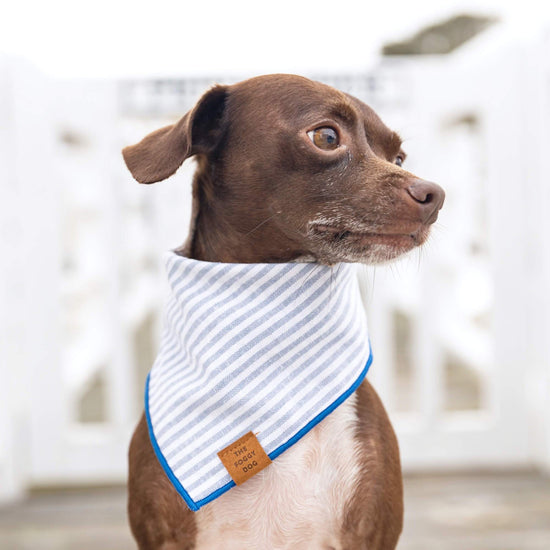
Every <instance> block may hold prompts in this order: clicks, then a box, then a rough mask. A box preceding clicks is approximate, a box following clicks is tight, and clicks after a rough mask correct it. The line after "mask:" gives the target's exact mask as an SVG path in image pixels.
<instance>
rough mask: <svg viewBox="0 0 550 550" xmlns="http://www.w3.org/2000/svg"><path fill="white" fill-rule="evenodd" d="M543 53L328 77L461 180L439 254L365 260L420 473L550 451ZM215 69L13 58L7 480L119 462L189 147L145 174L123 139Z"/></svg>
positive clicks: (528, 459)
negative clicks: (108, 77)
mask: <svg viewBox="0 0 550 550" xmlns="http://www.w3.org/2000/svg"><path fill="white" fill-rule="evenodd" d="M480 47H481V48H482V47H483V44H482V43H481V45H480ZM540 49H541V44H536V45H532V46H531V47H530V49H529V50H528V51H522V50H521V49H518V48H517V47H516V48H513V49H510V51H501V52H496V53H493V54H492V55H490V56H483V55H477V54H476V53H475V50H474V52H473V53H472V52H464V53H462V54H461V53H460V52H459V53H457V54H456V55H454V56H451V57H449V56H445V57H442V58H439V59H435V58H434V59H426V60H418V59H416V60H408V59H397V60H392V61H391V62H386V63H384V64H383V65H381V66H380V67H379V68H378V69H377V70H375V71H374V72H373V73H372V74H370V75H360V76H327V77H317V78H319V79H321V80H324V81H325V82H327V83H329V84H332V85H335V86H336V87H338V88H340V89H344V90H346V91H349V92H350V93H353V94H354V95H356V96H358V97H360V98H361V99H363V100H365V101H366V102H367V103H370V104H371V105H372V106H373V107H374V108H375V109H376V110H377V111H378V112H379V114H381V116H382V118H383V119H384V120H385V121H386V122H387V123H388V124H389V125H390V126H392V127H393V128H395V129H396V130H398V131H399V132H400V133H401V134H402V137H403V138H404V140H405V144H404V148H405V150H406V151H407V153H408V154H409V160H407V166H406V167H407V169H409V170H410V171H412V172H415V173H417V175H419V176H420V177H423V178H426V179H432V180H434V181H437V182H439V183H440V184H441V185H442V186H443V187H445V189H446V191H447V201H446V204H445V207H444V210H443V211H442V213H441V216H440V221H439V222H438V224H437V227H435V228H434V231H433V235H432V237H431V239H430V241H429V243H428V245H427V246H426V247H425V248H424V250H423V251H422V252H420V253H418V254H416V255H413V256H412V257H409V258H407V259H405V260H403V261H401V262H399V263H398V264H395V265H393V266H388V267H377V268H376V269H373V268H365V270H364V275H363V276H362V286H363V290H364V298H365V303H366V306H367V309H368V310H369V323H370V326H371V333H372V343H373V347H374V352H375V363H374V366H373V368H372V369H371V372H370V373H369V379H370V380H371V381H372V382H373V383H374V384H375V386H376V388H377V389H378V391H379V392H380V393H381V395H382V397H383V400H384V403H385V404H386V406H387V407H388V409H389V411H390V414H391V416H392V419H393V421H394V424H395V427H396V430H397V432H398V436H399V439H400V443H401V449H402V455H403V464H404V467H405V469H407V470H411V469H426V468H431V469H433V468H464V467H470V468H471V467H496V466H501V467H504V466H507V467H508V466H525V465H528V464H533V463H538V464H539V465H546V466H547V467H548V466H549V465H550V450H549V445H550V421H549V417H550V405H549V403H550V399H549V386H550V381H549V374H548V370H549V359H548V353H547V351H546V344H545V343H546V341H547V338H548V336H549V334H550V321H549V313H548V312H549V311H550V291H549V288H548V287H549V285H548V281H549V280H550V244H549V242H550V240H549V239H548V238H547V236H548V235H550V225H549V223H550V222H549V221H548V217H547V215H546V214H547V211H548V208H549V206H550V197H549V193H550V191H549V188H548V185H547V178H546V176H545V169H546V167H545V165H544V158H545V155H546V151H547V148H548V145H549V144H548V136H547V133H546V126H547V124H548V122H550V110H549V106H548V97H549V82H550V80H549V79H548V76H549V75H550V67H549V66H548V61H547V60H546V59H544V56H543V54H542V53H541V51H540ZM314 76H315V75H314ZM218 80H219V81H223V82H228V80H227V79H218ZM210 83H211V82H210V81H208V80H166V81H164V80H159V81H134V82H128V81H127V82H59V81H47V80H45V79H44V78H43V77H41V76H40V75H38V74H36V73H34V72H33V71H32V70H29V69H27V68H20V67H19V66H18V65H17V64H14V63H12V62H8V61H7V60H4V61H1V62H0V95H1V96H2V98H1V99H2V101H1V102H0V120H1V123H0V129H1V131H0V167H1V168H2V172H3V175H4V177H3V181H5V182H6V183H7V185H6V184H3V186H2V191H3V200H2V201H0V213H1V217H0V223H1V226H2V230H3V236H4V235H6V238H3V239H2V241H0V247H1V249H0V250H1V257H2V258H3V268H2V272H1V274H0V281H1V283H2V286H1V287H0V291H1V293H2V294H1V298H2V303H3V306H2V308H1V309H0V339H1V340H0V341H1V342H2V344H3V346H2V349H1V351H0V373H1V374H2V379H3V380H4V383H3V384H2V385H0V400H1V402H2V408H3V411H4V408H6V410H7V414H2V415H1V416H0V498H2V497H4V498H8V497H13V496H14V495H17V493H18V492H19V491H21V490H22V489H23V488H25V487H27V486H29V485H43V484H60V483H61V484H70V483H94V482H109V481H120V480H123V479H124V476H125V471H126V449H127V445H128V440H129V436H130V433H131V430H132V428H133V425H134V423H135V421H136V419H137V418H138V415H139V414H140V411H141V408H142V385H143V380H144V377H145V375H146V372H147V371H148V369H149V368H150V366H151V362H152V360H153V358H154V355H155V351H156V346H157V339H158V331H159V311H160V307H161V305H162V299H163V281H162V276H161V266H160V264H161V259H162V253H163V251H165V250H167V249H169V248H171V247H175V246H177V245H179V244H181V242H182V241H183V239H184V237H185V232H186V231H187V223H188V218H189V208H190V187H189V181H190V177H191V174H192V171H193V165H192V163H189V164H187V163H186V165H184V167H183V168H182V170H180V171H179V172H178V174H177V175H176V176H175V177H174V178H172V179H171V180H168V181H166V182H163V183H162V184H159V185H155V186H139V185H138V184H136V183H135V182H134V181H133V180H132V179H131V177H130V175H129V174H128V173H127V172H126V170H125V168H124V166H123V163H122V159H121V157H120V154H119V151H120V149H121V148H122V147H123V146H124V145H126V144H129V143H133V142H135V141H136V140H138V139H140V138H141V137H143V135H145V134H146V133H147V132H148V131H150V130H153V129H155V128H157V127H159V126H160V125H163V124H166V123H169V122H170V121H171V120H174V119H175V118H176V117H178V116H181V115H182V114H183V113H184V112H185V111H186V110H187V109H188V108H189V107H190V106H191V105H192V104H193V103H194V101H195V100H196V99H197V98H198V96H199V95H200V94H201V93H202V91H203V90H204V89H206V88H207V87H208V85H209V84H210ZM37 90H40V93H37ZM4 100H5V101H4ZM6 258H9V261H6V260H5V259H6ZM4 304H7V307H5V305H4ZM5 404H7V407H6V405H5Z"/></svg>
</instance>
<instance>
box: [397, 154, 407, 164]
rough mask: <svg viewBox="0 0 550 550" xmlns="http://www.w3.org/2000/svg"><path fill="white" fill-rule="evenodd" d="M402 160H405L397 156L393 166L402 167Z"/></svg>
mask: <svg viewBox="0 0 550 550" xmlns="http://www.w3.org/2000/svg"><path fill="white" fill-rule="evenodd" d="M404 160H405V159H404V158H403V157H402V156H401V155H398V156H397V157H396V159H395V164H397V166H402V165H403V161H404Z"/></svg>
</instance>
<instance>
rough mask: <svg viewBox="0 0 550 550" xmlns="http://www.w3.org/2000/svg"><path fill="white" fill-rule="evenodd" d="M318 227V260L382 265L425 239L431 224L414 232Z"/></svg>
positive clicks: (419, 244) (320, 261) (331, 262)
mask: <svg viewBox="0 0 550 550" xmlns="http://www.w3.org/2000/svg"><path fill="white" fill-rule="evenodd" d="M323 229H324V228H322V229H320V230H317V231H316V239H315V240H316V243H315V245H316V246H315V248H316V252H315V257H316V260H317V261H318V262H319V263H323V264H327V265H332V264H335V263H339V262H349V263H363V264H368V265H379V264H384V263H388V262H391V261H393V260H396V259H397V258H399V257H400V256H403V255H404V254H407V253H408V252H410V251H411V250H413V249H414V248H416V247H418V246H421V245H422V244H424V242H426V239H427V238H428V235H429V232H430V226H429V225H422V226H421V227H420V229H417V230H416V231H414V232H412V233H383V232H380V233H375V232H353V231H341V232H337V231H334V230H332V229H327V230H323Z"/></svg>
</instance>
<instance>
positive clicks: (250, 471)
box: [218, 432, 271, 485]
mask: <svg viewBox="0 0 550 550" xmlns="http://www.w3.org/2000/svg"><path fill="white" fill-rule="evenodd" d="M218 456H219V457H220V460H221V461H222V462H223V465H224V466H225V469H226V470H227V471H228V472H229V475H230V476H231V478H232V479H233V481H234V482H235V483H236V484H237V485H240V484H241V483H244V482H245V481H246V480H247V479H250V478H251V477H252V476H253V475H256V474H257V473H258V472H259V471H261V470H263V469H264V468H265V467H266V466H269V465H270V464H271V459H270V458H269V457H268V456H267V454H266V452H265V451H264V450H263V447H262V446H261V445H260V442H259V441H258V439H257V437H256V436H255V435H254V434H253V433H252V432H248V433H247V434H245V435H243V436H242V437H241V438H239V439H237V441H235V442H233V443H231V445H228V446H227V447H226V448H225V449H222V450H221V451H220V452H219V453H218Z"/></svg>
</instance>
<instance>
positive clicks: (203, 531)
mask: <svg viewBox="0 0 550 550" xmlns="http://www.w3.org/2000/svg"><path fill="white" fill-rule="evenodd" d="M123 154H124V159H125V161H126V164H127V166H128V168H129V170H130V171H131V173H132V174H133V176H134V177H135V178H136V179H137V180H138V181H139V182H141V183H154V182H157V181H160V180H163V179H165V178H167V177H169V176H170V175H172V174H173V173H174V172H175V171H176V170H177V169H178V167H179V166H180V165H181V164H182V163H183V161H184V160H185V159H186V158H188V157H190V156H195V157H196V159H197V163H198V166H197V171H196V173H195V178H194V183H193V203H194V205H193V219H192V225H191V231H190V235H189V238H188V240H187V242H186V244H185V245H184V246H183V247H182V248H181V249H180V250H178V251H177V252H178V253H180V254H182V255H185V256H189V257H191V258H194V259H198V260H204V261H217V262H236V263H250V262H289V261H316V262H320V263H324V264H334V263H337V262H363V263H378V262H384V261H388V260H391V259H393V258H396V257H397V256H400V255H401V254H403V253H405V252H407V251H409V250H411V249H412V248H414V247H416V246H418V245H420V244H422V243H423V242H424V241H425V240H426V238H427V236H428V232H429V227H430V225H431V224H432V223H433V222H434V221H435V220H436V218H437V214H438V211H439V209H440V208H441V206H442V204H443V200H444V193H443V190H442V189H441V188H440V187H439V186H437V185H435V184H433V183H429V182H425V181H423V180H420V179H418V178H416V177H415V176H414V175H412V174H410V173H409V172H407V171H405V170H404V169H403V168H402V167H401V164H402V162H403V160H404V159H405V154H404V153H403V151H402V150H401V140H400V139H399V137H398V136H397V134H395V133H394V132H392V131H391V130H389V129H388V128H387V127H386V126H385V125H384V124H383V123H382V121H381V120H380V118H379V117H378V116H377V115H376V114H375V113H374V111H373V110H372V109H371V108H369V107H368V106H367V105H365V104H364V103H362V102H361V101H359V100H357V99H356V98H354V97H351V96H349V95H347V94H344V93H342V92H339V91H337V90H335V89H333V88H330V87H329V86H325V85H323V84H320V83H317V82H313V81H310V80H307V79H305V78H302V77H297V76H292V75H271V76H263V77H258V78H253V79H250V80H246V81H244V82H241V83H238V84H235V85H233V86H216V87H214V88H212V89H211V90H209V91H208V92H206V93H205V94H204V95H203V96H202V98H201V99H200V100H199V102H198V103H197V105H196V106H195V107H194V108H193V109H192V110H191V111H190V112H189V113H187V114H186V115H185V116H184V117H183V118H182V119H181V120H180V121H179V122H178V123H177V124H175V125H173V126H168V127H166V128H161V129H160V130H157V131H156V132H153V133H152V134H150V135H148V136H147V137H145V138H144V139H143V140H142V141H141V142H140V143H138V144H136V145H133V146H130V147H127V148H125V149H124V151H123ZM129 460H130V475H129V503H128V511H129V517H130V524H131V527H132V531H133V534H134V536H135V538H136V540H137V542H138V546H139V548H140V549H142V550H145V549H164V550H167V549H181V550H183V549H191V548H197V549H201V550H202V549H212V550H214V549H216V550H219V549H237V548H239V549H240V548H248V549H250V550H252V549H262V550H265V549H299V550H301V549H304V550H307V549H312V550H313V549H323V550H328V549H334V550H336V549H339V550H340V549H341V550H344V549H349V550H352V549H368V550H374V549H391V548H395V546H396V544H397V540H398V538H399V534H400V532H401V528H402V520H403V502H402V480H401V469H400V461H399V451H398V447H397V442H396V439H395V435H394V432H393V430H392V427H391V425H390V422H389V420H388V417H387V415H386V412H385V410H384V408H383V406H382V403H381V402H380V400H379V398H378V397H377V395H376V394H375V392H374V390H373V389H372V387H371V386H370V384H369V383H368V382H364V383H363V384H362V385H361V386H360V388H359V389H358V390H357V391H356V392H355V394H353V395H352V396H351V397H350V398H348V399H347V400H346V401H345V402H344V403H343V404H342V405H340V406H339V407H338V408H337V409H336V410H335V411H334V412H333V413H331V414H330V415H329V416H328V417H327V418H325V419H324V420H323V421H322V422H321V423H320V424H319V425H317V426H316V427H315V428H313V429H312V430H311V431H310V432H309V433H308V434H307V435H306V436H304V437H303V438H302V439H301V440H300V441H299V442H298V443H296V444H295V445H294V446H293V447H291V448H290V449H289V450H288V451H286V452H285V453H283V454H282V455H281V456H280V457H278V458H277V459H276V460H275V461H274V462H273V463H272V464H271V465H270V466H269V467H268V468H266V469H265V470H263V471H262V472H260V473H259V474H257V475H256V476H254V477H253V478H251V479H250V480H248V481H247V482H246V483H244V484H243V485H240V486H238V487H235V488H233V489H231V490H230V491H229V492H228V493H225V494H224V495H222V496H220V497H218V498H217V499H216V500H215V501H213V502H211V503H209V504H207V505H206V506H205V507H204V508H202V509H201V510H200V511H198V512H191V511H190V510H189V509H188V508H187V506H186V504H185V503H184V501H183V500H182V498H181V497H180V496H179V495H178V493H177V492H176V490H175V489H174V487H173V486H172V484H171V482H170V481H169V480H168V478H167V477H166V475H165V474H164V472H163V470H162V468H161V466H160V464H159V463H158V461H157V459H156V457H155V454H154V452H153V449H152V446H151V443H150V441H149V436H148V433H147V426H146V422H145V419H144V418H142V419H141V421H140V423H139V424H138V426H137V429H136V432H135V434H134V436H133V439H132V443H131V446H130V457H129Z"/></svg>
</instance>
